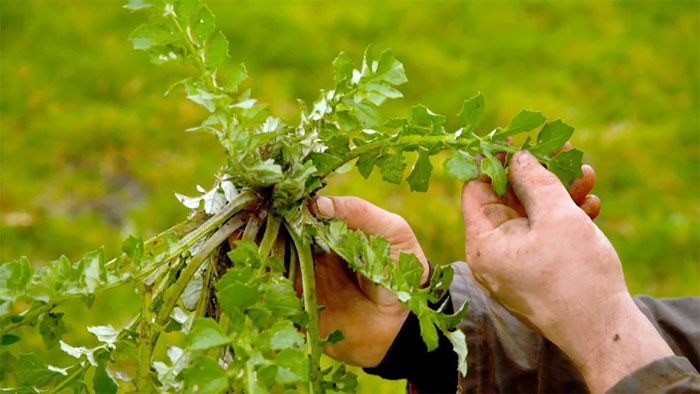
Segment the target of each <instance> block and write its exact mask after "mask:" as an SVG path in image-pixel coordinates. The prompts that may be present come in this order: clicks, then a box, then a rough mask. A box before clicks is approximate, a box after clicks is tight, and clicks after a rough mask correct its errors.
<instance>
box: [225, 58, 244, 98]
mask: <svg viewBox="0 0 700 394" xmlns="http://www.w3.org/2000/svg"><path fill="white" fill-rule="evenodd" d="M246 78H248V70H246V68H245V65H244V64H243V63H239V64H237V65H236V66H234V67H229V70H228V74H227V75H226V77H225V78H224V82H223V88H224V90H225V91H227V92H229V93H238V86H239V85H240V84H241V82H243V81H244V80H245V79H246Z"/></svg>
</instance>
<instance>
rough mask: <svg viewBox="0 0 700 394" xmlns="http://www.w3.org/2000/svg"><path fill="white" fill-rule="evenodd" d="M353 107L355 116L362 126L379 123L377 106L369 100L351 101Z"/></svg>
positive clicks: (371, 125) (373, 125)
mask: <svg viewBox="0 0 700 394" xmlns="http://www.w3.org/2000/svg"><path fill="white" fill-rule="evenodd" d="M350 105H351V106H352V107H353V108H354V109H355V114H356V115H357V118H358V119H359V120H360V122H361V123H362V127H375V126H377V125H379V124H380V123H381V115H380V114H379V107H377V105H376V104H374V103H373V102H371V101H369V100H366V99H365V100H362V101H360V102H355V101H352V102H351V104H350Z"/></svg>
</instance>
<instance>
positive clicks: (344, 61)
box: [333, 52, 355, 82]
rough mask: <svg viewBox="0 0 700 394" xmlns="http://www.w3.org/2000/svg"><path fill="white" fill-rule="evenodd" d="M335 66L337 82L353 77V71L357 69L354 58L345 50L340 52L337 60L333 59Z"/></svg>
mask: <svg viewBox="0 0 700 394" xmlns="http://www.w3.org/2000/svg"><path fill="white" fill-rule="evenodd" d="M333 67H334V68H335V77H334V80H335V82H341V81H345V80H349V79H351V78H352V71H353V70H354V69H355V65H354V64H353V62H352V58H350V55H348V54H347V53H345V52H340V54H338V56H337V57H336V58H335V60H333Z"/></svg>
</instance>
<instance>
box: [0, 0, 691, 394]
mask: <svg viewBox="0 0 700 394" xmlns="http://www.w3.org/2000/svg"><path fill="white" fill-rule="evenodd" d="M121 5H122V2H114V1H98V0H95V1H88V0H85V1H19V0H0V51H1V55H0V132H1V134H0V149H1V150H0V153H1V156H0V182H1V183H0V225H1V228H0V262H6V261H9V260H12V259H14V258H17V257H19V256H22V255H26V256H27V257H28V258H29V259H30V260H31V261H33V262H35V263H36V264H41V262H42V261H46V260H49V259H55V258H56V257H58V256H59V255H61V254H65V255H67V256H68V257H70V258H71V259H76V258H79V257H80V256H82V255H83V254H84V253H86V252H87V251H90V250H94V249H96V248H99V247H104V249H105V252H106V253H107V255H108V256H112V255H114V254H116V253H117V251H118V250H119V247H120V245H121V241H122V240H123V239H124V238H125V237H126V236H128V235H129V234H136V235H141V236H144V237H147V236H149V235H153V234H156V233H158V232H160V231H162V230H163V229H165V228H167V227H169V226H171V225H173V224H175V223H177V222H179V221H181V220H182V219H183V218H184V217H185V216H186V215H187V213H188V212H187V209H186V208H184V207H182V206H180V205H179V203H178V202H177V200H176V199H175V198H174V194H173V193H174V192H180V193H184V194H188V193H190V194H192V193H194V190H195V185H197V184H202V185H204V186H209V185H210V184H211V183H212V181H213V174H214V173H215V172H216V170H217V169H218V167H219V166H220V165H222V164H223V160H224V155H223V153H222V152H221V150H220V148H219V147H218V144H217V143H216V141H215V140H214V138H213V137H211V136H208V135H203V134H185V133H184V129H186V128H188V127H191V126H193V125H196V124H198V123H199V122H200V121H201V120H202V119H203V118H204V116H205V114H204V113H203V112H202V111H201V110H200V109H199V108H198V107H196V106H195V105H194V104H192V103H189V102H188V101H186V99H184V98H183V96H184V95H183V94H182V92H181V91H175V92H173V93H172V94H171V95H169V96H164V95H163V93H164V92H165V91H166V90H167V88H168V87H169V86H170V84H171V83H172V82H174V81H177V80H179V79H181V78H182V77H183V76H184V75H186V74H187V73H188V72H189V71H191V70H187V69H184V68H182V67H177V66H168V67H156V66H153V65H151V64H149V62H148V59H147V58H146V56H145V55H144V54H143V53H139V52H136V51H134V50H132V49H131V46H130V42H129V41H128V39H127V37H128V34H129V32H130V31H131V30H132V29H133V28H135V27H136V26H137V25H138V24H139V23H140V22H141V20H140V18H139V17H138V16H136V15H131V14H130V13H129V12H128V11H126V10H124V9H123V8H121ZM210 7H211V8H212V10H213V12H214V14H215V15H217V24H218V25H219V26H221V27H222V29H223V30H224V33H225V34H226V35H227V36H228V37H229V40H230V42H231V51H230V52H231V54H232V57H233V58H234V60H236V61H239V62H243V63H245V64H246V65H247V68H248V71H249V74H250V78H249V80H248V81H247V82H246V85H247V87H250V88H251V89H252V91H253V95H254V96H256V97H258V98H260V100H261V101H263V102H267V103H269V104H270V105H271V107H272V110H273V112H274V113H276V114H277V115H280V116H282V117H287V118H289V119H293V116H294V114H295V113H298V111H297V108H298V104H297V101H296V100H297V99H302V100H304V101H306V102H307V103H309V102H311V101H312V100H313V99H315V97H316V95H317V92H318V89H319V88H328V87H329V86H330V85H331V82H332V67H331V61H332V60H333V59H334V58H335V56H336V55H337V54H338V52H340V51H345V52H348V53H349V54H350V55H351V56H352V57H353V58H354V59H356V61H357V62H359V60H360V58H361V56H362V52H363V51H364V49H365V48H366V47H367V46H368V45H371V46H372V47H373V48H374V49H375V50H383V49H387V48H391V49H392V50H393V52H394V54H395V56H396V57H397V58H398V59H399V60H401V61H402V62H403V63H404V65H405V68H406V71H407V74H408V79H409V82H408V83H407V84H406V85H405V86H404V87H403V89H402V90H403V92H404V94H405V97H404V98H403V99H400V100H397V101H395V102H392V103H391V104H390V105H389V108H388V111H387V113H386V115H387V117H388V116H390V115H391V114H406V113H408V111H409V110H410V108H411V106H413V105H414V104H417V103H421V104H424V105H427V106H428V107H430V108H431V109H432V110H433V111H434V112H437V113H441V114H446V115H448V117H449V120H448V125H454V124H455V118H456V116H455V114H456V113H457V112H458V111H459V108H460V106H461V104H462V102H463V100H464V99H465V98H468V97H471V96H473V95H474V94H476V93H477V92H481V93H482V94H483V95H484V96H485V98H486V103H487V104H486V105H487V110H486V117H485V119H484V121H483V123H482V125H481V126H482V129H483V131H485V132H487V131H489V130H491V129H492V128H493V127H496V126H500V125H504V124H506V123H507V122H508V120H509V119H510V117H511V116H512V115H514V114H515V113H517V112H518V111H519V110H520V109H523V108H527V109H531V110H537V111H542V112H543V113H544V114H545V115H546V116H547V117H549V118H551V119H555V118H562V119H563V120H564V121H566V122H567V123H569V124H571V125H573V126H575V127H576V129H577V131H576V133H575V134H574V137H573V139H572V142H573V143H574V145H576V146H577V147H578V148H580V149H582V150H583V151H584V152H586V155H585V161H586V162H588V163H590V164H592V165H593V166H594V168H595V169H596V170H597V173H598V182H597V186H596V189H595V193H596V194H598V195H599V196H600V197H601V199H602V202H603V209H602V212H601V215H600V217H599V218H598V219H597V223H598V225H599V226H600V227H601V229H602V230H603V231H604V232H605V233H606V234H607V235H608V236H609V238H610V239H611V240H612V242H613V244H614V245H615V247H616V248H617V250H618V252H619V254H620V256H621V258H622V261H623V263H624V269H625V273H626V275H627V278H628V283H629V287H630V290H631V291H632V292H633V293H645V294H651V295H654V296H659V297H665V296H681V295H689V294H700V265H699V264H700V2H697V1H667V2H655V1H623V2H611V1H566V2H535V1H474V2H457V1H407V2H400V1H386V2H379V1H363V2H330V1H328V2H324V1H302V2H287V1H257V2H256V1H231V2H226V1H212V2H211V4H210ZM436 167H437V166H436ZM460 188H461V185H459V184H458V183H456V182H453V181H450V180H447V179H445V178H444V177H442V176H441V174H440V173H439V172H438V174H436V176H435V181H434V182H433V183H432V184H431V187H430V190H429V191H428V192H427V193H424V194H418V193H410V192H409V191H408V189H407V187H397V186H394V185H387V184H383V183H381V181H380V180H379V179H378V178H376V179H375V178H372V179H371V180H370V181H369V182H368V181H365V180H363V179H362V178H360V177H358V176H356V175H347V176H338V177H337V178H335V179H334V180H332V182H331V184H330V185H329V187H328V189H327V190H326V192H327V193H333V194H352V195H358V196H362V197H364V198H367V199H369V200H371V201H373V202H375V203H376V204H378V205H381V206H383V207H385V208H387V209H389V210H393V211H395V212H397V213H400V214H401V215H403V216H404V217H406V218H407V220H408V221H409V222H410V223H411V224H412V225H413V227H414V228H415V230H416V232H417V233H418V235H419V239H421V241H422V243H423V246H424V249H425V250H426V253H427V254H428V255H429V256H430V258H431V260H432V261H434V262H440V263H443V262H450V261H455V260H462V259H464V256H463V254H464V245H463V235H462V223H461V214H460V212H459V207H460V203H459V195H460ZM581 296H582V297H585V296H586V295H585V294H582V295H581ZM126 308H128V307H127V306H126V305H125V304H124V303H123V302H122V301H121V299H120V298H119V297H112V298H111V299H109V300H106V301H105V304H104V305H103V308H93V309H92V310H90V311H88V312H87V313H89V314H90V317H89V318H90V319H94V320H100V319H101V318H111V317H112V316H119V313H120V310H126ZM104 311H109V312H107V313H109V315H108V316H103V315H101V314H102V313H105V312H104ZM10 351H13V352H16V351H20V349H15V348H12V349H10ZM362 384H363V385H362V386H361V387H362V391H364V392H376V391H382V392H386V391H392V390H399V391H400V388H401V384H389V383H384V382H380V381H378V380H370V379H369V378H365V377H363V383H362Z"/></svg>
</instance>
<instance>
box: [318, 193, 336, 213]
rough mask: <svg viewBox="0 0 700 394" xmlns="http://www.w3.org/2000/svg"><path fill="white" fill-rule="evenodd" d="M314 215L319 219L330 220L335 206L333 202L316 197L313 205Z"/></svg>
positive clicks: (326, 198) (325, 198) (322, 197)
mask: <svg viewBox="0 0 700 394" xmlns="http://www.w3.org/2000/svg"><path fill="white" fill-rule="evenodd" d="M313 211H314V214H315V215H316V216H317V217H319V218H321V219H331V218H333V217H335V206H334V205H333V200H331V199H330V198H328V197H324V196H317V197H316V198H315V199H314V204H313Z"/></svg>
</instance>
